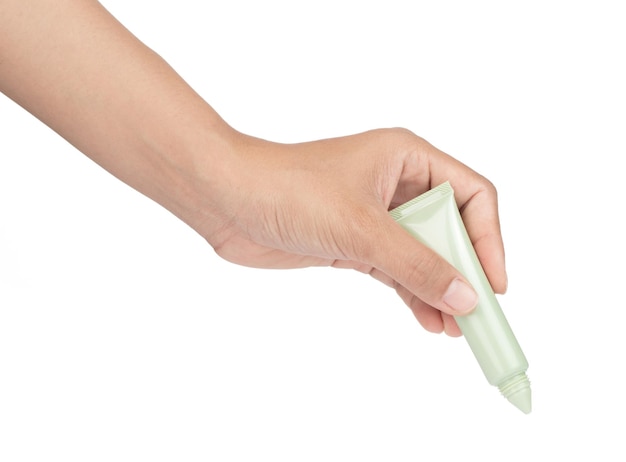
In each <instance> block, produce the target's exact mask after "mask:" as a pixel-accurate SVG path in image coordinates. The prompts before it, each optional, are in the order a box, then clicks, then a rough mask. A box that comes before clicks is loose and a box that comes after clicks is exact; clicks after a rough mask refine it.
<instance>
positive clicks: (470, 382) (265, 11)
mask: <svg viewBox="0 0 626 462" xmlns="http://www.w3.org/2000/svg"><path fill="white" fill-rule="evenodd" d="M103 4H104V5H105V6H106V7H107V8H108V9H109V10H110V11H111V12H112V13H113V14H114V15H116V16H117V17H118V19H120V20H121V21H122V23H123V24H125V25H126V26H127V27H128V28H129V29H130V30H131V31H133V32H134V33H135V34H136V35H137V36H138V37H139V38H140V39H141V40H142V41H144V42H145V43H146V44H147V45H148V46H150V47H152V48H153V49H154V50H155V51H157V52H158V53H160V54H161V55H162V56H163V57H164V58H165V59H166V60H168V61H169V62H170V64H171V65H172V66H173V67H174V68H175V69H176V70H177V71H178V72H179V73H180V74H181V75H182V76H183V77H184V78H185V79H186V80H187V81H188V82H189V83H190V84H191V85H192V86H193V87H194V88H195V89H196V90H197V91H198V93H200V94H201V95H202V96H203V97H204V98H205V99H206V100H207V101H208V102H209V103H210V104H211V105H212V106H213V107H214V108H215V109H216V110H217V111H218V112H219V113H220V114H221V115H222V116H223V117H224V118H225V119H226V120H227V121H228V122H229V123H230V124H231V125H233V126H234V127H235V128H237V129H239V130H240V131H243V132H245V133H248V134H251V135H255V136H258V137H262V138H267V139H271V140H274V141H281V142H297V141H306V140H313V139H319V138H326V137H332V136H339V135H348V134H352V133H355V132H360V131H364V130H367V129H371V128H379V127H390V126H402V127H405V128H408V129H411V130H413V131H414V132H415V133H417V134H419V135H420V136H423V137H424V138H426V139H427V140H429V141H430V142H431V143H433V144H434V145H436V146H437V147H439V148H441V149H443V150H444V151H446V152H448V153H450V154H451V155H453V156H455V157H457V158H458V159H460V160H461V161H462V162H464V163H466V164H468V165H469V166H471V167H472V168H474V169H475V170H477V171H479V172H481V173H483V174H484V175H485V176H487V177H488V178H490V179H491V180H492V181H493V182H494V183H495V185H496V186H497V188H498V191H499V199H500V212H501V221H502V232H503V236H504V239H505V246H506V251H507V269H508V274H509V291H508V292H507V294H506V295H504V296H501V297H500V301H501V303H502V306H503V309H504V310H505V313H506V315H507V317H508V319H509V321H510V323H511V325H512V327H513V330H514V331H515V333H516V335H517V337H518V339H519V341H520V344H521V345H522V348H523V349H524V351H525V353H526V355H527V357H528V359H529V362H530V369H529V371H528V374H529V376H530V379H531V381H532V386H533V393H534V409H533V413H532V414H531V415H528V416H526V415H523V414H522V413H520V412H519V411H518V410H516V409H515V408H513V407H512V406H511V405H510V404H509V403H507V402H506V400H505V399H504V398H502V397H501V396H500V395H499V392H498V390H497V389H495V388H494V387H491V386H490V385H488V384H487V382H486V380H485V378H484V376H483V375H482V373H481V372H480V370H479V367H478V365H477V364H476V362H475V360H474V358H473V356H472V355H471V353H470V352H469V349H468V348H467V345H466V344H465V342H464V340H463V339H451V338H447V337H445V336H437V335H433V334H428V333H426V332H425V331H423V330H422V329H421V328H420V326H419V325H418V323H417V322H416V321H415V320H414V318H413V317H412V315H411V313H410V312H409V310H408V309H407V308H405V307H404V305H403V304H402V302H401V301H400V299H399V298H398V297H397V296H396V295H395V293H394V292H393V291H392V290H391V289H389V288H387V287H385V286H383V285H382V284H380V283H378V282H376V281H374V280H373V279H371V278H369V277H367V276H364V275H361V274H358V273H356V272H350V271H346V270H334V269H320V268H317V269H304V270H297V271H269V270H255V269H248V268H243V267H238V266H235V265H232V264H229V263H227V262H225V261H223V260H221V259H220V258H219V257H217V256H216V255H215V254H214V252H213V250H212V249H211V248H210V247H209V246H208V244H207V243H206V242H205V241H203V239H202V238H200V237H199V236H198V235H197V234H195V233H194V232H193V231H192V230H190V229H189V228H187V227H186V226H185V225H184V224H183V223H181V222H180V221H178V220H177V219H176V218H174V217H173V216H172V215H171V214H170V213H169V212H167V211H165V210H164V209H162V208H161V207H160V206H158V205H156V204H155V203H153V202H151V201H150V200H148V199H146V198H145V197H144V196H142V195H140V194H139V193H137V192H135V191H134V190H132V189H131V188H129V187H128V186H126V185H124V184H123V183H121V182H120V181H118V180H117V179H115V178H113V177H112V176H111V175H109V174H108V173H106V172H105V171H103V170H102V169H101V168H100V167H98V166H96V165H95V164H93V163H92V162H91V161H90V160H88V159H87V158H85V157H84V156H83V155H82V154H81V153H79V152H77V151H76V150H75V149H74V148H72V147H71V146H70V145H69V144H68V143H67V142H65V141H64V140H62V139H61V138H60V137H59V136H58V135H56V134H55V133H53V132H52V131H51V130H50V129H48V128H47V127H46V126H44V125H43V124H42V123H41V122H39V121H38V120H36V119H34V118H33V117H32V116H31V115H29V114H28V113H26V112H25V111H24V110H23V109H21V108H20V107H18V106H17V105H15V104H14V103H13V102H11V101H10V100H8V99H7V98H5V97H3V96H1V95H0V460H2V461H3V462H5V461H6V462H18V461H64V462H70V461H81V462H83V461H112V460H115V461H189V462H191V461H256V460H271V461H274V462H276V461H322V460H323V461H347V460H350V461H351V460H354V461H357V460H358V461H413V460H430V461H438V460H442V461H446V460H457V459H463V458H471V459H472V460H473V459H475V458H480V460H484V461H496V460H498V461H499V460H508V461H511V462H513V461H526V460H531V459H537V458H539V459H541V460H549V459H552V460H566V459H571V458H574V457H576V458H577V459H581V460H603V461H613V460H615V461H621V460H625V459H626V449H625V448H624V447H623V430H624V426H623V419H622V417H623V415H624V413H626V398H625V396H624V390H625V389H626V379H624V374H623V369H624V365H625V363H626V362H625V360H624V356H625V354H626V336H625V335H624V326H623V322H624V319H625V315H624V312H625V310H626V302H625V297H626V294H625V290H624V288H625V287H626V283H625V282H624V269H623V262H624V260H625V259H626V246H625V245H624V238H625V236H626V229H625V226H624V220H623V217H622V215H623V214H624V205H623V198H624V190H623V178H624V174H625V170H624V167H623V157H624V155H625V154H626V141H625V137H624V133H625V132H624V130H625V127H626V114H625V109H624V108H626V91H625V85H624V82H626V72H625V70H624V66H623V61H624V55H625V51H626V50H625V44H626V29H625V28H624V27H623V25H624V19H625V17H624V14H623V13H622V12H621V11H622V10H621V9H620V8H619V4H620V2H617V1H615V2H609V1H599V2H593V3H591V2H565V1H560V2H557V1H546V2H543V1H542V2H539V1H530V2H523V3H516V4H513V3H511V2H496V1H491V2H488V1H478V2H461V1H440V2H421V1H418V2H409V1H404V2H402V1H396V0H391V1H385V2H370V1H368V2H356V1H350V2H348V1H326V0H318V1H316V2H287V1H276V0H274V1H266V2H255V1H250V0H247V1H246V0H239V1H238V0H233V1H228V2H226V1H223V2H202V3H200V2H194V1H191V0H179V1H177V2H171V1H167V2H166V1H154V0H151V1H147V0H126V1H121V0H106V1H103ZM154 97H155V98H158V97H159V95H154Z"/></svg>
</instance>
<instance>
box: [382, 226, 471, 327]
mask: <svg viewBox="0 0 626 462" xmlns="http://www.w3.org/2000/svg"><path fill="white" fill-rule="evenodd" d="M381 231H382V235H383V236H382V237H381V238H380V239H377V240H376V243H375V244H374V249H373V251H372V265H373V266H374V267H376V268H378V269H379V270H381V271H383V272H384V273H385V274H387V275H388V276H390V277H391V278H393V279H394V280H395V281H396V282H397V283H398V284H399V285H401V286H402V287H404V288H405V289H406V290H408V291H409V292H411V293H412V294H413V295H415V296H416V297H417V298H419V299H420V300H421V301H422V302H424V303H426V304H427V305H430V306H432V307H433V308H436V309H438V310H439V311H442V312H444V313H447V314H450V315H453V316H459V315H464V314H467V313H469V312H471V311H472V310H473V309H474V308H475V307H476V305H477V303H478V295H477V294H476V292H475V291H474V289H473V288H472V286H471V285H470V284H469V282H467V280H466V279H465V278H464V277H463V275H462V274H461V273H460V272H459V271H458V270H457V269H456V268H454V266H452V265H451V264H450V263H448V262H447V261H446V260H445V259H444V258H443V257H441V256H440V255H439V254H437V253H436V252H435V251H434V250H432V249H430V248H429V247H427V246H426V245H424V244H422V243H421V242H420V241H418V240H417V239H415V238H414V237H413V236H411V235H410V234H409V233H408V232H407V231H406V230H404V229H403V228H402V227H401V226H400V225H399V224H398V223H397V222H396V221H395V220H393V218H391V217H389V216H386V217H385V219H384V220H383V224H382V226H381Z"/></svg>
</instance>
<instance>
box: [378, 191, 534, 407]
mask: <svg viewBox="0 0 626 462" xmlns="http://www.w3.org/2000/svg"><path fill="white" fill-rule="evenodd" d="M389 213H390V215H391V216H392V217H393V218H394V219H395V220H396V221H397V222H398V223H399V224H400V225H401V226H402V227H403V228H404V229H406V230H407V231H408V232H409V233H410V234H411V235H412V236H413V237H415V238H417V239H418V240H419V241H421V242H422V243H423V244H425V245H427V246H428V247H430V248H431V249H433V250H434V251H435V252H437V253H438V254H439V255H441V256H442V257H443V258H445V259H446V260H447V261H448V262H449V263H450V264H452V265H453V266H454V267H455V268H456V269H457V270H459V271H460V272H461V273H462V274H463V276H465V278H466V279H467V280H468V281H469V283H470V284H471V285H472V286H473V287H474V290H475V291H476V292H477V293H478V305H477V307H476V309H475V310H474V311H473V312H472V313H470V314H468V315H465V316H456V317H455V319H456V322H457V324H458V325H459V328H460V329H461V331H462V332H463V336H464V337H465V339H466V340H467V343H468V344H469V346H470V348H471V350H472V352H473V353H474V356H476V359H477V360H478V363H479V364H480V367H481V368H482V370H483V373H484V374H485V377H486V378H487V380H488V381H489V383H490V384H491V385H494V386H497V387H498V388H499V389H500V392H501V393H502V394H503V395H504V397H506V398H507V399H508V400H509V401H510V402H511V403H512V404H514V405H515V406H516V407H517V408H519V409H520V410H521V411H522V412H524V413H526V414H528V413H530V411H531V407H532V406H531V392H530V382H529V381H528V377H527V376H526V370H527V369H528V361H527V360H526V357H525V356H524V353H523V352H522V349H521V348H520V346H519V343H518V342H517V340H516V338H515V335H513V331H512V330H511V327H510V326H509V323H508V322H507V320H506V318H505V317H504V313H503V312H502V309H501V308H500V304H499V303H498V301H497V299H496V296H495V294H494V292H493V290H492V288H491V285H490V284H489V281H488V280H487V277H486V276H485V272H484V270H483V268H482V266H481V265H480V262H479V260H478V257H477V255H476V252H475V250H474V247H473V245H472V243H471V241H470V239H469V236H468V234H467V230H466V229H465V225H464V224H463V220H462V219H461V214H460V213H459V209H458V207H457V205H456V202H455V199H454V191H453V189H452V187H451V186H450V184H449V183H448V182H446V183H444V184H442V185H440V186H438V187H436V188H434V189H431V190H430V191H427V192H426V193H424V194H422V195H421V196H419V197H416V198H415V199H413V200H411V201H409V202H407V203H405V204H403V205H401V206H399V207H397V208H395V209H393V210H392V211H391V212H389Z"/></svg>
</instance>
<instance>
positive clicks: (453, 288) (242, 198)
mask: <svg viewBox="0 0 626 462" xmlns="http://www.w3.org/2000/svg"><path fill="white" fill-rule="evenodd" d="M233 139H234V141H233V143H232V145H233V148H232V149H231V150H229V151H230V152H231V153H232V156H231V161H232V164H231V168H229V169H228V170H227V171H229V172H231V173H232V175H231V176H230V177H229V178H228V181H227V182H225V184H228V186H227V187H225V188H223V190H222V193H220V194H219V195H220V197H221V198H222V200H221V201H220V203H218V204H215V203H214V202H213V201H211V202H212V203H213V204H212V205H211V206H210V207H215V206H216V205H217V209H214V210H213V213H211V216H213V217H215V216H216V215H217V216H219V217H220V218H219V219H218V220H215V219H213V220H211V221H209V222H206V223H203V224H199V225H198V226H196V228H197V229H198V231H199V232H200V233H201V234H202V235H203V236H205V237H206V239H207V240H208V241H209V243H211V245H213V247H214V248H215V250H216V251H217V253H218V254H219V255H221V256H222V257H223V258H225V259H227V260H229V261H231V262H234V263H237V264H242V265H247V266H254V267H263V268H296V267H303V266H334V267H337V268H353V269H356V270H358V271H361V272H364V273H369V274H371V275H372V276H373V277H374V278H376V279H378V280H380V281H382V282H384V283H385V284H387V285H389V286H391V287H394V288H395V289H396V291H397V292H398V294H399V295H400V297H401V298H402V299H403V300H404V301H405V303H406V304H407V305H408V306H409V307H410V308H411V309H412V311H413V313H414V314H415V316H416V318H417V319H418V320H419V321H420V323H421V324H422V325H423V326H424V327H425V328H426V329H427V330H429V331H432V332H441V331H442V330H445V332H446V333H448V334H449V335H452V336H457V335H460V334H461V333H460V331H459V329H458V326H457V325H456V322H455V321H454V319H453V317H452V315H459V314H465V313H467V312H468V311H470V310H471V309H473V308H474V306H475V304H476V301H477V299H476V294H475V293H474V292H473V290H472V289H471V288H470V287H469V286H468V285H467V283H466V281H465V279H464V278H463V276H461V274H460V273H459V272H458V271H456V270H455V269H454V268H453V267H452V266H451V265H449V264H448V263H447V262H445V261H444V260H443V259H442V258H440V257H439V256H438V255H436V254H434V253H433V252H432V251H431V250H430V249H428V248H427V247H425V246H424V245H422V244H421V243H419V242H418V241H417V240H415V239H414V238H412V237H410V236H409V235H408V233H406V231H404V230H403V229H402V228H401V227H400V226H399V225H398V224H397V223H396V222H395V221H394V220H393V219H392V218H391V217H390V216H389V215H388V213H387V212H388V211H389V210H390V209H391V208H393V207H396V206H398V205H400V204H402V203H404V202H406V201H408V200H410V199H412V198H413V197H416V196H418V195H419V194H421V193H423V192H425V191H427V190H428V189H430V188H431V187H434V186H437V185H438V184H440V183H443V182H444V181H446V180H449V181H450V182H451V184H452V185H453V187H454V189H455V195H456V198H457V201H458V205H459V207H460V209H461V211H462V216H463V219H464V222H465V224H466V227H467V229H468V233H469V235H470V238H471V239H472V242H473V243H474V246H475V248H476V251H477V253H478V255H479V258H480V260H481V262H482V264H483V266H484V268H485V271H486V273H487V276H488V278H489V280H490V281H491V284H492V285H493V287H494V290H496V291H497V292H503V291H504V290H505V289H506V274H505V269H504V250H503V245H502V238H501V234H500V227H499V221H498V211H497V199H496V191H495V189H494V187H493V185H492V184H491V183H490V182H489V181H487V180H486V179H485V178H484V177H482V176H481V175H479V174H477V173H476V172H474V171H473V170H471V169H470V168H468V167H466V166H465V165H463V164H462V163H460V162H458V161H457V160H455V159H453V158H452V157H450V156H448V155H446V154H444V153H443V152H441V151H439V150H438V149H436V148H434V147H433V146H432V145H430V144H429V143H427V142H426V141H424V140H423V139H421V138H419V137H417V136H415V135H414V134H412V133H411V132H409V131H407V130H403V129H383V130H374V131H370V132H366V133H362V134H358V135H353V136H347V137H343V138H336V139H327V140H321V141H315V142H309V143H302V144H293V145H284V144H276V143H271V142H267V141H263V140H259V139H255V138H251V137H247V136H244V135H235V136H234V138H233ZM207 171H208V170H207ZM200 174H201V175H202V172H200ZM207 182H210V179H209V178H207ZM198 184H202V181H200V182H199V183H198ZM200 195H201V194H200ZM192 221H194V220H192ZM198 223H199V222H198ZM218 223H219V224H218ZM216 224H217V226H216Z"/></svg>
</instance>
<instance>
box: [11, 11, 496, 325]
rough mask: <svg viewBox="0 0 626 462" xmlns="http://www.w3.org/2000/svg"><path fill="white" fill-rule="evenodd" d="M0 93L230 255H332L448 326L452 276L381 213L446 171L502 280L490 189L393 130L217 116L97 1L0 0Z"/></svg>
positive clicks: (461, 310)
mask: <svg viewBox="0 0 626 462" xmlns="http://www.w3.org/2000/svg"><path fill="white" fill-rule="evenodd" d="M0 91H2V92H3V93H5V94H6V95H7V96H8V97H10V98H12V99H13V100H14V101H15V102H17V103H18V104H19V105H21V106H22V107H24V108H25V109H26V110H28V111H29V112H31V113H32V114H34V115H35V116H36V117H37V118H39V119H40V120H41V121H42V122H44V123H46V124H47V125H49V126H50V127H51V128H52V129H53V130H55V131H56V132H57V133H59V135H61V136H62V137H64V138H65V139H67V140H68V141H69V142H70V143H72V144H73V145H74V146H75V147H76V148H77V149H78V150H80V151H81V152H82V153H84V154H85V155H87V156H88V157H89V158H91V159H92V160H94V161H95V162H97V163H98V164H100V165H101V166H102V167H103V168H105V169H106V170H107V171H109V172H110V173H112V174H113V175H115V176H117V177H118V178H120V179H121V180H122V181H124V182H126V183H127V184H129V185H130V186H132V187H133V188H135V189H136V190H138V191H139V192H141V193H143V194H144V195H146V196H147V197H149V198H151V199H153V200H154V201H156V202H158V203H159V204H161V205H162V206H163V207H164V208H166V209H167V210H169V211H171V212H172V213H173V214H175V215H176V216H177V217H179V218H180V219H181V220H183V221H184V222H185V223H187V224H188V225H189V226H191V227H192V228H193V229H194V230H196V231H197V232H198V233H199V234H201V235H202V236H203V237H204V238H205V239H206V240H207V242H208V243H209V244H210V245H211V246H213V248H214V249H215V251H216V252H217V253H218V254H219V255H220V256H221V257H223V258H225V259H226V260H228V261H231V262H233V263H237V264H240V265H247V266H253V267H261V268H299V267H306V266H333V267H336V268H351V269H356V270H358V271H361V272H363V273H368V274H371V275H372V276H373V277H374V278H376V279H378V280H379V281H381V282H383V283H385V284H387V285H389V286H391V287H393V288H394V289H395V290H396V291H397V292H398V294H399V295H400V297H401V298H402V300H404V302H405V303H406V304H407V305H408V306H409V307H410V308H411V310H412V311H413V313H414V314H415V316H416V318H417V319H418V321H419V322H420V323H421V324H422V326H423V327H424V328H425V329H426V330H428V331H431V332H443V331H445V332H446V333H447V334H448V335H451V336H459V335H461V332H460V331H459V328H458V326H457V324H456V322H455V320H454V318H453V316H456V315H463V314H466V313H468V312H471V310H472V309H473V308H474V307H475V305H476V302H477V298H476V294H475V292H474V291H473V290H472V289H471V287H470V286H469V284H467V282H466V280H465V279H464V278H463V276H462V275H461V274H460V273H459V272H458V271H456V270H455V269H454V268H453V267H452V266H450V265H449V264H448V263H446V262H445V261H444V260H443V259H441V258H440V257H439V256H437V255H436V254H434V253H433V252H432V251H430V250H429V249H428V248H426V247H424V246H423V245H421V244H420V243H419V242H417V241H416V240H415V239H413V238H412V237H410V236H409V235H408V234H407V233H406V232H405V231H404V230H403V229H402V228H400V226H399V225H397V223H395V221H394V220H393V219H391V218H390V217H389V215H388V211H389V210H390V209H391V208H393V207H395V206H397V205H399V204H401V203H403V202H405V201H407V200H409V199H411V198H413V197H415V196H416V195H418V194H420V193H422V192H424V191H427V190H428V189H430V188H431V187H433V186H436V185H438V184H440V183H442V182H444V181H446V180H448V181H450V183H451V184H452V186H453V187H454V189H455V193H456V199H457V202H458V206H459V208H460V209H461V212H462V216H463V220H464V222H465V224H466V227H467V229H468V232H469V235H470V237H471V239H472V242H473V244H474V247H475V249H476V251H477V253H478V256H479V258H480V260H481V263H482V264H483V267H484V268H485V272H486V273H487V277H488V278H489V281H490V283H491V285H492V286H493V288H494V290H495V291H496V292H497V293H503V292H504V291H505V290H506V273H505V265H504V248H503V244H502V237H501V233H500V225H499V219H498V207H497V194H496V190H495V188H494V186H493V185H492V184H491V182H489V181H488V180H487V179H486V178H484V177H483V176H482V175H480V174H478V173H477V172H475V171H473V170H472V169H471V168H469V167H467V166H466V165H464V164H462V163H461V162H459V161H458V160H456V159H454V158H453V157H451V156H449V155H447V154H445V153H443V152H442V151H440V150H438V149H436V148H435V147H433V146H432V145H430V144H429V143H427V142H426V141H425V140H423V139H421V138H420V137H418V136H416V135H414V134H413V133H411V132H410V131H408V130H404V129H379V130H372V131H369V132H365V133H361V134H356V135H352V136H346V137H341V138H334V139H326V140H319V141H312V142H306V143H299V144H278V143H274V142H271V141H267V140H262V139H258V138H253V137H250V136H247V135H245V134H242V133H240V132H238V131H237V130H235V129H234V128H233V127H231V126H229V125H228V124H227V123H226V122H225V121H224V120H223V119H222V118H221V117H220V116H219V115H218V114H217V113H216V112H215V111H214V110H213V109H212V108H211V106H210V105H209V104H208V103H207V102H206V101H204V100H203V99H202V98H201V97H200V96H199V95H198V94H197V93H196V92H195V91H194V90H193V89H192V88H190V86H189V85H188V84H187V83H186V82H185V81H184V80H183V79H182V78H181V77H180V76H179V75H178V74H177V73H176V72H175V71H174V70H173V69H172V68H171V67H170V66H169V65H168V64H167V63H166V62H165V61H164V60H163V59H162V58H161V57H159V56H158V55H157V54H156V53H154V52H153V51H152V50H150V49H149V48H148V47H146V46H145V45H144V44H143V43H141V42H140V41H139V40H138V39H137V38H136V37H134V36H133V35H132V34H131V33H130V32H129V31H128V30H127V29H126V28H124V26H122V25H121V24H120V23H119V22H118V21H117V20H116V19H115V18H114V17H112V16H111V15H110V14H109V13H108V12H107V11H106V10H105V9H104V8H103V7H102V6H101V5H100V4H99V3H98V2H97V1H93V0H54V1H53V0H29V1H28V2H25V1H24V0H2V1H0Z"/></svg>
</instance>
